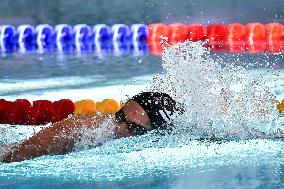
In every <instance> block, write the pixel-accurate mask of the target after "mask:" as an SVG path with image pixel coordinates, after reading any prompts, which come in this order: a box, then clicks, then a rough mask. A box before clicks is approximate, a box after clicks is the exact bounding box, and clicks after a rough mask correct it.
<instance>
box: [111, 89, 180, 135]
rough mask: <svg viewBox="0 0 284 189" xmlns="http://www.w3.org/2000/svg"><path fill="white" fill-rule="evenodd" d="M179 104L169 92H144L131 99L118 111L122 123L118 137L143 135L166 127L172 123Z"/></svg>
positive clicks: (118, 130) (118, 129)
mask: <svg viewBox="0 0 284 189" xmlns="http://www.w3.org/2000/svg"><path fill="white" fill-rule="evenodd" d="M177 110H178V108H177V105H176V102H175V100H173V99H172V98H171V97H170V96H169V95H168V94H165V93H158V92H142V93H140V94H138V95H135V96H133V97H132V98H131V99H129V100H128V101H127V102H126V103H125V106H124V107H123V108H122V109H121V110H120V111H119V112H117V113H116V115H115V117H116V120H117V122H119V123H124V125H123V124H122V125H120V126H119V127H118V128H117V130H116V134H117V137H125V136H130V135H141V134H144V133H146V132H147V131H149V130H153V129H166V128H168V126H169V125H171V115H173V113H174V112H175V111H177Z"/></svg>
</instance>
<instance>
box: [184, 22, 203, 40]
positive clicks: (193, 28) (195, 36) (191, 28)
mask: <svg viewBox="0 0 284 189" xmlns="http://www.w3.org/2000/svg"><path fill="white" fill-rule="evenodd" d="M188 32H189V40H190V41H200V40H202V41H203V40H205V39H206V38H207V28H206V27H205V26H203V25H202V24H190V25H188Z"/></svg>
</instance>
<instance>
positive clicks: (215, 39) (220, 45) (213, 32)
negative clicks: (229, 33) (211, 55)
mask: <svg viewBox="0 0 284 189" xmlns="http://www.w3.org/2000/svg"><path fill="white" fill-rule="evenodd" d="M207 32H208V34H207V37H208V45H209V47H210V48H211V50H212V51H224V50H226V49H227V48H226V45H227V44H226V26H224V25H222V24H212V25H209V26H208V27H207Z"/></svg>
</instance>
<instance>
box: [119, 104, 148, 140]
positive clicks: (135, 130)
mask: <svg viewBox="0 0 284 189" xmlns="http://www.w3.org/2000/svg"><path fill="white" fill-rule="evenodd" d="M115 120H116V121H117V122H119V123H122V122H125V123H126V126H127V129H128V130H129V131H130V132H131V133H132V134H134V135H143V134H145V133H146V132H147V129H146V128H145V127H143V126H142V125H138V124H137V123H134V122H131V121H127V120H126V117H125V114H124V112H123V110H122V109H120V110H119V111H118V112H116V113H115Z"/></svg>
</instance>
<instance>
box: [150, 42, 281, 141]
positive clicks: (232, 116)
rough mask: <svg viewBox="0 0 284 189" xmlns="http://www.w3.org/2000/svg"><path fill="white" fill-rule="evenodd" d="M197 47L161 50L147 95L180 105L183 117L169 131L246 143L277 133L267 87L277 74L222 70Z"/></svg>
mask: <svg viewBox="0 0 284 189" xmlns="http://www.w3.org/2000/svg"><path fill="white" fill-rule="evenodd" d="M203 46H204V44H203V42H190V41H186V42H184V43H179V44H177V45H173V46H170V47H169V48H167V49H165V50H164V53H163V56H162V61H163V63H162V66H163V69H164V72H165V73H164V74H163V75H157V76H155V77H154V79H153V82H152V84H151V87H150V88H149V89H148V90H150V91H161V92H167V93H169V94H171V95H172V96H173V97H174V98H175V99H176V100H177V101H178V102H180V103H181V104H183V108H184V109H185V113H184V114H183V115H182V116H179V117H178V119H176V125H178V127H177V128H176V129H175V131H176V132H180V131H181V132H189V133H191V134H192V136H193V137H197V138H200V137H221V138H235V137H237V138H251V137H260V136H266V135H270V134H271V133H273V132H276V131H277V130H280V129H282V130H283V124H281V119H280V118H279V115H278V111H277V109H276V104H275V102H274V101H275V99H276V97H275V95H274V93H273V92H272V90H271V89H270V88H269V86H268V79H270V82H271V78H276V77H277V73H276V72H273V71H267V72H266V73H259V74H252V73H250V72H249V71H248V70H247V69H246V68H244V67H241V66H234V65H226V66H225V67H222V66H221V64H220V63H221V62H219V61H217V60H214V59H213V58H211V57H210V53H209V50H208V49H206V48H205V47H203ZM275 76H276V77H275Z"/></svg>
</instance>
